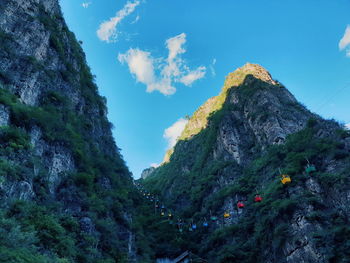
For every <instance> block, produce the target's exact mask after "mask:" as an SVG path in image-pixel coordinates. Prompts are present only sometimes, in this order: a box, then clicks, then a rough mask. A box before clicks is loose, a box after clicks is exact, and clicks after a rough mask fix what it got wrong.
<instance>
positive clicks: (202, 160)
mask: <svg viewBox="0 0 350 263" xmlns="http://www.w3.org/2000/svg"><path fill="white" fill-rule="evenodd" d="M349 138H350V134H349V132H348V131H346V130H345V129H344V127H343V126H342V125H339V124H338V123H336V122H334V121H328V120H323V119H322V118H321V117H319V116H318V115H316V114H314V113H311V112H310V111H308V110H307V109H306V108H305V107H304V106H303V105H301V104H300V103H298V102H297V100H296V99H295V98H294V96H293V95H292V94H291V93H290V92H289V91H288V90H287V89H286V88H285V87H284V86H283V85H282V84H281V83H279V82H278V81H276V80H273V79H272V77H271V75H270V74H269V72H268V71H267V70H265V69H264V68H262V67H261V66H259V65H256V64H249V63H248V64H246V65H245V66H243V67H242V68H239V69H238V70H236V71H234V72H233V73H231V74H229V75H228V77H227V78H226V81H225V84H224V87H223V89H222V92H221V93H220V94H219V95H218V96H216V97H213V98H211V99H209V100H208V101H207V102H206V103H205V104H204V105H202V106H201V107H200V108H199V109H198V110H197V111H196V112H195V113H194V114H193V116H192V117H191V119H190V120H189V122H188V123H187V125H186V127H185V129H184V131H183V133H182V135H181V136H180V138H179V140H178V142H177V144H176V145H175V147H174V148H173V149H172V150H171V151H170V153H171V154H169V155H170V157H169V158H168V162H165V163H163V164H162V165H161V166H160V167H159V168H157V169H156V170H155V171H153V173H152V175H150V176H149V177H148V178H146V179H145V180H144V182H143V183H144V185H145V187H146V189H147V190H149V191H151V192H153V193H155V195H157V196H160V197H161V199H162V201H163V202H164V203H165V204H166V206H167V207H169V208H170V209H171V210H172V211H177V215H178V216H179V217H183V218H184V220H185V221H186V222H193V221H195V222H196V221H197V222H201V221H203V218H205V217H206V218H208V214H210V213H213V214H215V215H217V216H218V217H219V221H218V222H216V223H212V224H211V228H210V231H209V232H208V233H206V234H203V232H201V235H198V234H195V233H193V234H192V233H188V234H187V235H188V236H189V237H188V238H186V237H185V238H184V239H185V240H186V241H183V240H182V241H181V242H179V247H181V244H182V242H188V247H192V250H193V251H194V252H195V253H197V254H199V255H202V257H204V258H205V259H207V260H208V261H209V262H271V263H272V262H278V263H279V262H288V263H299V262H324V263H325V262H344V260H345V262H346V261H347V260H350V256H349V255H348V252H346V251H347V249H348V245H346V240H347V238H348V237H349V233H350V229H349V227H348V226H347V225H348V219H347V218H349V208H350V202H349V201H350V200H349V191H350V162H349V161H350V148H349V143H348V141H349ZM309 162H310V163H313V164H314V165H315V166H316V168H317V172H315V173H308V172H306V168H305V167H307V165H308V163H309ZM282 173H285V174H289V175H290V176H291V177H292V183H291V184H289V185H286V186H284V185H282V183H281V181H280V175H281V174H282ZM256 193H260V194H261V195H262V196H263V198H264V199H263V202H261V203H254V201H253V200H254V196H255V194H256ZM240 200H243V202H244V203H245V204H246V206H245V208H244V209H239V208H237V205H236V204H237V202H238V201H240ZM224 212H227V213H229V214H230V217H229V218H227V219H224V218H223V214H224ZM174 214H176V213H174ZM335 218H336V219H335ZM219 226H221V227H222V226H224V228H221V229H220V228H219ZM339 231H341V232H342V234H340V232H339ZM327 236H328V237H329V238H328V237H327ZM174 250H175V249H169V252H168V253H169V254H168V255H171V253H173V251H174ZM159 253H160V252H159ZM163 253H164V252H163Z"/></svg>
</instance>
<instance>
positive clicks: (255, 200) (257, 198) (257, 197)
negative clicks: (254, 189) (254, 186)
mask: <svg viewBox="0 0 350 263" xmlns="http://www.w3.org/2000/svg"><path fill="white" fill-rule="evenodd" d="M261 201H262V197H261V196H260V195H256V196H255V198H254V202H256V203H259V202H261Z"/></svg>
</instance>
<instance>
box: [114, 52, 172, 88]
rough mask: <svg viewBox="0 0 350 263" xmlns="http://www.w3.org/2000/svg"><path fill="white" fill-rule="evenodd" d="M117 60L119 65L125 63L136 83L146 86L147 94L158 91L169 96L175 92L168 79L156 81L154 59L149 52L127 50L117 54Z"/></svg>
mask: <svg viewBox="0 0 350 263" xmlns="http://www.w3.org/2000/svg"><path fill="white" fill-rule="evenodd" d="M118 59H119V61H120V62H121V63H124V62H126V63H127V64H128V66H129V70H130V73H131V74H133V75H134V76H135V77H136V80H137V81H138V82H141V83H143V84H145V85H146V86H147V92H152V91H155V90H158V91H159V92H161V93H163V94H165V95H170V94H173V93H174V92H175V90H176V89H175V88H174V87H172V86H171V82H170V81H169V80H168V79H161V80H157V78H156V75H155V69H154V64H155V59H154V58H153V57H152V56H151V54H150V53H149V52H146V51H143V50H140V49H137V48H136V49H129V50H128V51H127V52H126V53H125V54H119V55H118Z"/></svg>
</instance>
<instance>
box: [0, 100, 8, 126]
mask: <svg viewBox="0 0 350 263" xmlns="http://www.w3.org/2000/svg"><path fill="white" fill-rule="evenodd" d="M9 118H10V113H9V111H8V109H7V107H6V106H5V105H0V126H6V125H8V123H9Z"/></svg>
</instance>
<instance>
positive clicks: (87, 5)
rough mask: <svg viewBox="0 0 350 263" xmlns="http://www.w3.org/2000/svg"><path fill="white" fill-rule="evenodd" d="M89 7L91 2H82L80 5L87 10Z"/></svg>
mask: <svg viewBox="0 0 350 263" xmlns="http://www.w3.org/2000/svg"><path fill="white" fill-rule="evenodd" d="M90 5H91V2H84V3H82V4H81V6H82V7H84V8H88V7H89V6H90Z"/></svg>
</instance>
